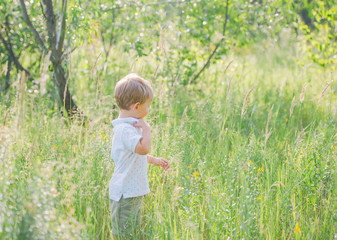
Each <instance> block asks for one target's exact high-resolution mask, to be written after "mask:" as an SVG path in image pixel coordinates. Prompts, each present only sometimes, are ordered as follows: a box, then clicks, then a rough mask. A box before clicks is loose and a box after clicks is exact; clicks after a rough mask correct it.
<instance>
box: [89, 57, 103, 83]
mask: <svg viewBox="0 0 337 240" xmlns="http://www.w3.org/2000/svg"><path fill="white" fill-rule="evenodd" d="M101 55H102V52H101V53H100V54H99V55H98V56H97V58H96V61H95V63H94V66H92V69H91V73H90V75H91V78H92V76H93V74H94V70H95V68H96V65H97V62H98V59H99V57H100V56H101Z"/></svg>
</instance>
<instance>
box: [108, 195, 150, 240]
mask: <svg viewBox="0 0 337 240" xmlns="http://www.w3.org/2000/svg"><path fill="white" fill-rule="evenodd" d="M143 198H144V196H140V197H132V198H123V196H122V198H121V199H120V200H119V201H118V202H116V201H113V200H111V199H110V210H111V225H112V226H111V227H112V229H111V232H112V235H114V236H115V237H117V239H120V238H122V239H124V238H130V239H134V237H135V236H136V233H137V231H138V230H139V228H140V216H141V213H142V203H143Z"/></svg>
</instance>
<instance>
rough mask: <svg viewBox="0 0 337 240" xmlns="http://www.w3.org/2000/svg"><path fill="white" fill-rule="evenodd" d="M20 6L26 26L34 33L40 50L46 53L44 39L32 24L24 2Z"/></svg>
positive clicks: (22, 0)
mask: <svg viewBox="0 0 337 240" xmlns="http://www.w3.org/2000/svg"><path fill="white" fill-rule="evenodd" d="M20 4H21V8H22V14H23V19H24V20H25V22H26V24H27V25H28V27H29V28H30V30H31V31H32V33H33V35H34V37H35V40H36V42H37V43H38V44H39V46H40V48H41V49H42V50H43V51H45V50H46V47H45V45H44V43H43V41H42V38H41V37H40V35H39V33H38V32H37V31H36V29H35V27H34V26H33V24H32V22H31V21H30V19H29V16H28V13H27V8H26V5H25V2H24V0H20Z"/></svg>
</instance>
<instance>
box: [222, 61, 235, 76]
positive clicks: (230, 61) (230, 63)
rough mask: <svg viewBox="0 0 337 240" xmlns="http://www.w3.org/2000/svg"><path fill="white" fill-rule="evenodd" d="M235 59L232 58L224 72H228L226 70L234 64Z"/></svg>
mask: <svg viewBox="0 0 337 240" xmlns="http://www.w3.org/2000/svg"><path fill="white" fill-rule="evenodd" d="M233 61H234V60H231V61H230V62H229V63H228V64H227V66H226V68H225V71H224V74H226V72H227V70H228V68H229V66H230V65H231V64H232V62H233Z"/></svg>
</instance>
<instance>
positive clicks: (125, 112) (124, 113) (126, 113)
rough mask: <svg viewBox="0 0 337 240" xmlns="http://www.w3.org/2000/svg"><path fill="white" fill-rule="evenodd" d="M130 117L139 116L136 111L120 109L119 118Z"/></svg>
mask: <svg viewBox="0 0 337 240" xmlns="http://www.w3.org/2000/svg"><path fill="white" fill-rule="evenodd" d="M128 117H133V118H137V117H136V116H135V113H134V112H133V111H129V110H120V112H119V116H118V118H128Z"/></svg>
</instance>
